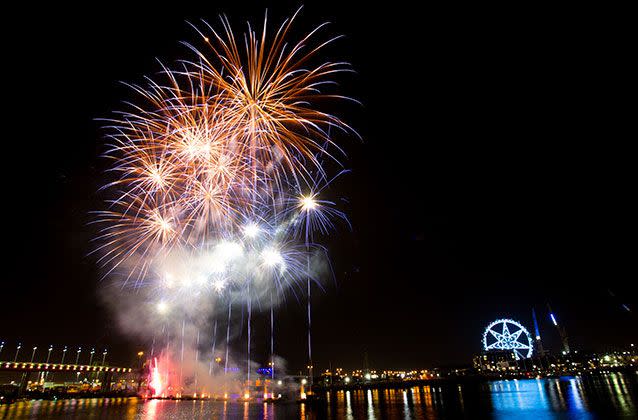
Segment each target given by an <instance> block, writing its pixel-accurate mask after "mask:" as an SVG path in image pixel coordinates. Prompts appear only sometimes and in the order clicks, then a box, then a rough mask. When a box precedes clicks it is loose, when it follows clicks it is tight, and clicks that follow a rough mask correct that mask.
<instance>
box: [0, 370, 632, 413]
mask: <svg viewBox="0 0 638 420" xmlns="http://www.w3.org/2000/svg"><path fill="white" fill-rule="evenodd" d="M637 381H638V376H637V374H636V373H632V374H620V373H609V374H605V375H591V376H585V377H563V378H556V379H527V380H507V381H505V380H504V381H493V382H468V383H464V384H454V383H442V384H440V385H433V386H420V387H412V388H406V389H370V390H362V389H359V390H348V391H333V392H331V393H328V394H327V395H326V402H325V404H322V405H320V406H316V407H306V406H304V405H303V404H301V405H299V404H296V403H294V402H291V403H281V404H275V405H272V404H260V403H237V402H214V401H160V400H151V401H143V400H138V399H136V398H94V399H83V400H59V401H26V402H19V403H15V404H12V405H8V406H7V405H5V406H0V419H5V418H7V419H8V418H11V419H13V418H30V419H49V418H100V419H131V420H133V419H135V420H137V419H139V420H147V419H148V420H159V419H194V418H216V419H217V418H222V419H264V420H271V419H277V418H286V419H288V418H297V419H324V418H327V419H348V420H354V419H375V420H376V419H386V418H388V419H395V418H396V419H402V418H405V419H422V418H427V419H436V418H441V417H459V416H464V417H482V418H485V417H487V418H490V417H492V418H497V419H498V418H517V419H518V418H521V419H526V418H529V419H532V418H533V419H538V418H557V417H560V418H562V417H568V418H579V419H589V418H609V417H619V416H623V417H637V414H638V413H637V411H636V398H637V397H636V392H637V389H638V386H637Z"/></svg>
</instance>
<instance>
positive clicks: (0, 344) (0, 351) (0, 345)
mask: <svg viewBox="0 0 638 420" xmlns="http://www.w3.org/2000/svg"><path fill="white" fill-rule="evenodd" d="M3 348H4V341H3V342H2V343H0V355H1V354H2V349H3Z"/></svg>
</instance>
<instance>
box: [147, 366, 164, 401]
mask: <svg viewBox="0 0 638 420" xmlns="http://www.w3.org/2000/svg"><path fill="white" fill-rule="evenodd" d="M150 387H151V389H153V396H154V397H158V396H160V395H162V391H163V390H164V389H163V388H164V386H163V384H162V375H160V372H159V367H158V366H157V357H156V358H155V359H154V363H153V369H151V380H150Z"/></svg>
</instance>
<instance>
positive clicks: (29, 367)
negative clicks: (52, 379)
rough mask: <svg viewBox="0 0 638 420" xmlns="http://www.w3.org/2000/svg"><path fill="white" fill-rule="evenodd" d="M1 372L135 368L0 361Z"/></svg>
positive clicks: (123, 371)
mask: <svg viewBox="0 0 638 420" xmlns="http://www.w3.org/2000/svg"><path fill="white" fill-rule="evenodd" d="M0 371H1V372H88V373H92V372H98V373H99V372H105V373H107V372H108V373H131V372H133V368H125V367H115V366H98V365H74V364H59V363H36V362H0Z"/></svg>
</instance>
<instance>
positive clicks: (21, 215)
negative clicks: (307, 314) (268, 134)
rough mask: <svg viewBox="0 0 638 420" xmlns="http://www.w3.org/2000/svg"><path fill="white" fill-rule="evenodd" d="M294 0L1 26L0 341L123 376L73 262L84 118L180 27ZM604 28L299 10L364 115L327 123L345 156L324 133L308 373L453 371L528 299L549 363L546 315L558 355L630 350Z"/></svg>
mask: <svg viewBox="0 0 638 420" xmlns="http://www.w3.org/2000/svg"><path fill="white" fill-rule="evenodd" d="M298 5H299V4H298V3H290V4H283V3H275V4H272V3H268V2H245V4H236V2H204V3H202V4H201V5H192V4H190V3H188V5H187V4H186V2H184V4H173V5H172V6H170V8H169V7H166V8H160V7H158V6H148V7H147V8H141V7H140V8H131V7H130V6H125V5H124V4H119V5H117V4H111V3H109V5H108V6H107V5H106V3H104V4H103V6H92V7H93V8H92V9H88V8H87V9H86V10H82V9H78V8H77V7H70V6H69V7H63V6H48V7H46V8H39V7H31V6H29V7H27V6H23V7H18V9H16V10H15V11H13V12H10V13H7V14H5V16H4V19H3V21H4V22H3V29H2V31H3V38H2V39H3V45H2V58H3V60H2V62H3V64H2V73H3V77H2V82H3V83H2V90H1V92H2V98H3V102H4V107H3V108H4V110H3V119H2V120H3V134H2V137H3V139H2V141H3V149H2V150H3V152H4V153H3V158H4V159H3V161H4V171H3V173H4V176H5V180H4V182H3V186H4V194H3V197H4V200H3V203H4V205H3V213H4V220H5V222H4V229H3V230H4V235H3V237H4V241H5V247H4V249H5V251H4V253H5V258H4V261H5V270H4V275H3V280H2V285H1V292H0V293H1V295H0V339H2V340H5V341H7V342H9V343H13V344H11V345H15V344H14V343H15V342H16V341H17V340H19V341H22V342H24V343H32V344H34V345H35V344H37V345H41V346H43V347H44V346H46V345H48V344H49V343H54V344H56V345H57V344H69V345H83V346H87V347H88V346H93V345H97V346H99V347H103V346H108V347H109V348H110V349H112V353H113V357H114V360H119V361H120V362H121V363H128V360H129V359H130V356H131V354H133V351H136V350H137V348H138V347H140V344H138V343H135V342H132V341H131V340H130V339H127V338H126V337H123V336H122V335H121V334H120V333H119V332H118V331H117V329H116V328H115V326H114V322H113V316H112V314H110V313H109V312H108V311H107V310H106V309H105V308H104V307H103V306H102V304H101V303H100V302H101V301H100V299H99V297H98V295H99V293H100V286H99V277H100V275H99V270H98V269H97V268H96V264H95V259H94V258H92V257H90V256H88V257H87V254H88V252H89V251H90V250H91V249H92V248H91V247H92V245H91V244H90V240H91V238H92V237H93V236H94V235H95V232H94V231H93V230H92V228H91V227H89V226H87V223H88V221H89V220H90V219H91V216H90V214H89V212H90V211H92V210H96V209H100V208H101V206H102V205H101V204H100V198H99V196H98V195H97V194H96V190H97V189H98V188H99V186H100V185H101V183H103V182H104V175H103V170H104V168H105V165H106V162H104V161H103V160H102V159H100V158H99V155H100V153H101V152H102V151H103V142H104V138H103V133H102V132H101V131H100V129H99V127H100V123H99V122H96V121H95V119H96V118H100V117H106V116H109V113H110V112H111V111H112V110H115V109H121V108H122V105H121V102H120V101H122V100H126V99H130V98H131V94H130V93H129V91H128V90H127V89H126V88H125V87H123V86H122V85H121V84H119V82H120V81H127V82H140V81H142V77H143V76H144V75H149V74H153V73H155V72H157V71H158V70H159V66H158V64H157V62H156V61H155V59H156V58H160V59H162V60H163V61H165V62H168V63H170V62H172V61H174V60H176V59H179V58H182V57H183V56H184V55H187V54H188V51H187V50H186V49H185V48H184V47H182V46H180V45H179V41H181V40H192V39H194V38H195V37H196V34H195V33H194V32H193V30H192V29H191V28H190V27H189V26H188V25H187V24H186V21H187V20H189V21H196V20H197V19H199V18H205V19H207V20H209V21H210V22H214V21H215V20H216V16H217V15H218V14H220V13H227V14H228V15H229V17H230V19H231V21H232V22H233V23H234V24H235V27H236V28H237V30H239V29H243V26H242V25H243V23H244V22H245V21H246V19H250V20H252V21H253V22H261V19H262V17H263V13H264V10H265V8H266V7H268V9H269V15H270V20H271V22H280V21H281V19H282V18H283V17H286V16H288V15H290V14H292V13H293V12H294V10H295V9H296V7H297V6H298ZM420 7H421V6H420ZM622 15H623V14H622V13H621V11H611V10H586V11H584V10H561V11H558V10H531V9H529V10H528V9H517V10H479V9H472V10H469V9H464V8H462V7H460V6H459V7H456V8H449V9H442V8H434V7H425V8H423V9H420V8H419V9H417V8H415V6H412V5H409V4H408V3H399V2H389V3H387V4H383V5H379V6H375V5H373V2H366V3H360V4H355V3H351V2H325V1H321V2H308V3H306V4H305V10H304V12H303V13H302V15H301V19H300V20H299V22H298V27H301V28H306V29H308V28H310V27H311V26H313V25H316V24H319V23H321V22H323V21H330V22H332V25H331V27H330V33H332V34H344V35H345V38H344V39H343V40H341V41H339V42H338V43H337V45H336V46H335V47H334V48H332V49H329V50H328V51H329V53H330V54H331V58H332V57H338V58H341V59H345V60H348V61H350V62H351V63H352V65H353V67H354V68H355V70H356V71H357V74H356V75H353V76H346V77H342V78H341V79H339V82H340V83H341V85H342V90H343V93H345V94H348V95H350V96H353V97H356V98H358V99H359V100H360V101H361V102H362V104H363V105H362V106H360V107H358V106H344V107H343V108H342V109H338V110H337V111H338V112H340V113H341V114H342V115H344V117H345V118H346V119H347V120H348V121H349V122H350V123H351V125H353V126H354V127H355V128H356V129H357V130H358V131H359V133H360V134H361V135H362V137H363V141H362V142H360V141H359V140H357V139H356V138H350V139H340V141H341V142H342V144H344V147H345V148H346V150H347V151H348V156H349V160H348V161H347V166H348V167H349V168H351V169H352V173H351V174H350V175H348V176H346V177H344V178H343V179H342V180H341V181H340V182H339V183H338V185H337V187H336V190H337V193H338V194H339V195H340V196H342V197H345V198H347V200H348V202H347V203H345V204H344V210H346V211H347V212H348V214H349V217H350V221H351V223H352V225H353V230H352V232H349V231H348V230H347V229H345V228H342V229H341V230H340V232H338V233H337V234H336V237H334V238H333V239H331V240H330V241H329V242H328V244H329V248H330V251H331V254H332V256H333V260H334V271H335V277H336V286H334V285H333V286H329V287H328V288H327V290H326V292H325V293H324V294H323V295H322V296H320V297H317V298H316V304H315V306H314V342H315V349H314V353H315V355H316V364H317V366H319V367H320V368H322V367H325V366H326V365H327V363H328V361H332V362H333V364H337V365H341V366H344V367H352V368H355V367H360V366H361V365H362V364H363V352H364V351H367V353H368V357H369V360H370V364H371V365H374V366H378V367H420V366H424V367H426V366H436V365H445V364H458V363H467V362H469V360H470V357H471V355H472V354H474V353H476V352H478V351H479V350H480V342H479V340H480V337H481V333H482V329H483V328H484V326H485V325H486V324H487V323H488V322H489V321H491V320H493V319H494V318H496V317H502V316H507V317H512V318H515V319H518V320H520V321H521V322H523V323H524V324H526V325H527V326H528V327H529V328H530V329H531V328H532V324H531V308H532V305H535V307H536V309H537V311H539V317H540V319H541V332H542V334H543V336H544V337H545V339H546V341H547V343H548V345H549V346H550V347H551V348H552V349H554V350H558V340H557V337H556V333H555V331H554V330H553V329H552V328H550V327H551V325H550V323H549V322H548V317H547V311H546V307H545V304H546V302H548V301H549V302H551V304H552V306H553V308H554V310H555V312H556V314H557V316H558V317H559V319H560V320H561V321H562V322H563V324H564V325H565V326H566V327H567V330H568V332H569V334H570V337H571V340H572V345H573V347H576V348H584V349H595V350H598V349H604V348H611V347H620V346H625V345H627V344H628V343H629V342H636V341H638V340H637V339H638V337H637V336H636V335H637V334H636V331H638V329H637V328H636V317H635V314H634V313H633V312H627V311H625V310H623V308H622V307H621V304H623V303H624V304H627V305H629V307H631V308H632V309H635V308H636V306H635V305H636V300H637V299H636V286H635V281H636V269H635V264H634V261H635V251H636V245H635V237H636V233H637V232H636V221H635V220H636V219H635V215H636V205H635V203H634V202H635V198H633V199H632V197H634V196H635V179H636V170H635V163H634V161H635V152H631V150H633V149H634V147H632V143H634V142H635V138H636V135H635V111H631V109H634V108H635V98H636V84H635V74H636V66H635V63H634V60H633V59H632V56H633V55H635V46H634V45H633V43H632V42H631V37H630V36H629V33H630V27H629V26H627V24H626V22H625V20H624V19H623V18H622ZM328 283H330V282H328ZM610 291H611V292H610ZM612 294H613V296H612ZM279 312H280V315H279V316H278V319H279V322H280V327H281V331H282V333H281V334H280V336H279V338H278V343H277V346H278V348H280V349H281V350H280V352H281V354H282V356H283V357H285V358H286V359H287V360H288V361H289V363H290V366H291V369H296V368H299V367H300V366H302V365H303V364H304V358H303V352H302V351H300V350H299V345H298V343H300V342H301V340H302V338H303V328H304V323H303V308H302V306H301V305H300V304H297V303H296V302H294V301H291V302H290V303H289V305H288V306H287V307H286V308H285V309H282V310H280V311H279ZM265 325H266V324H264V328H265ZM284 332H285V333H284ZM259 335H260V333H257V336H258V337H259ZM29 345H30V344H29Z"/></svg>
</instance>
